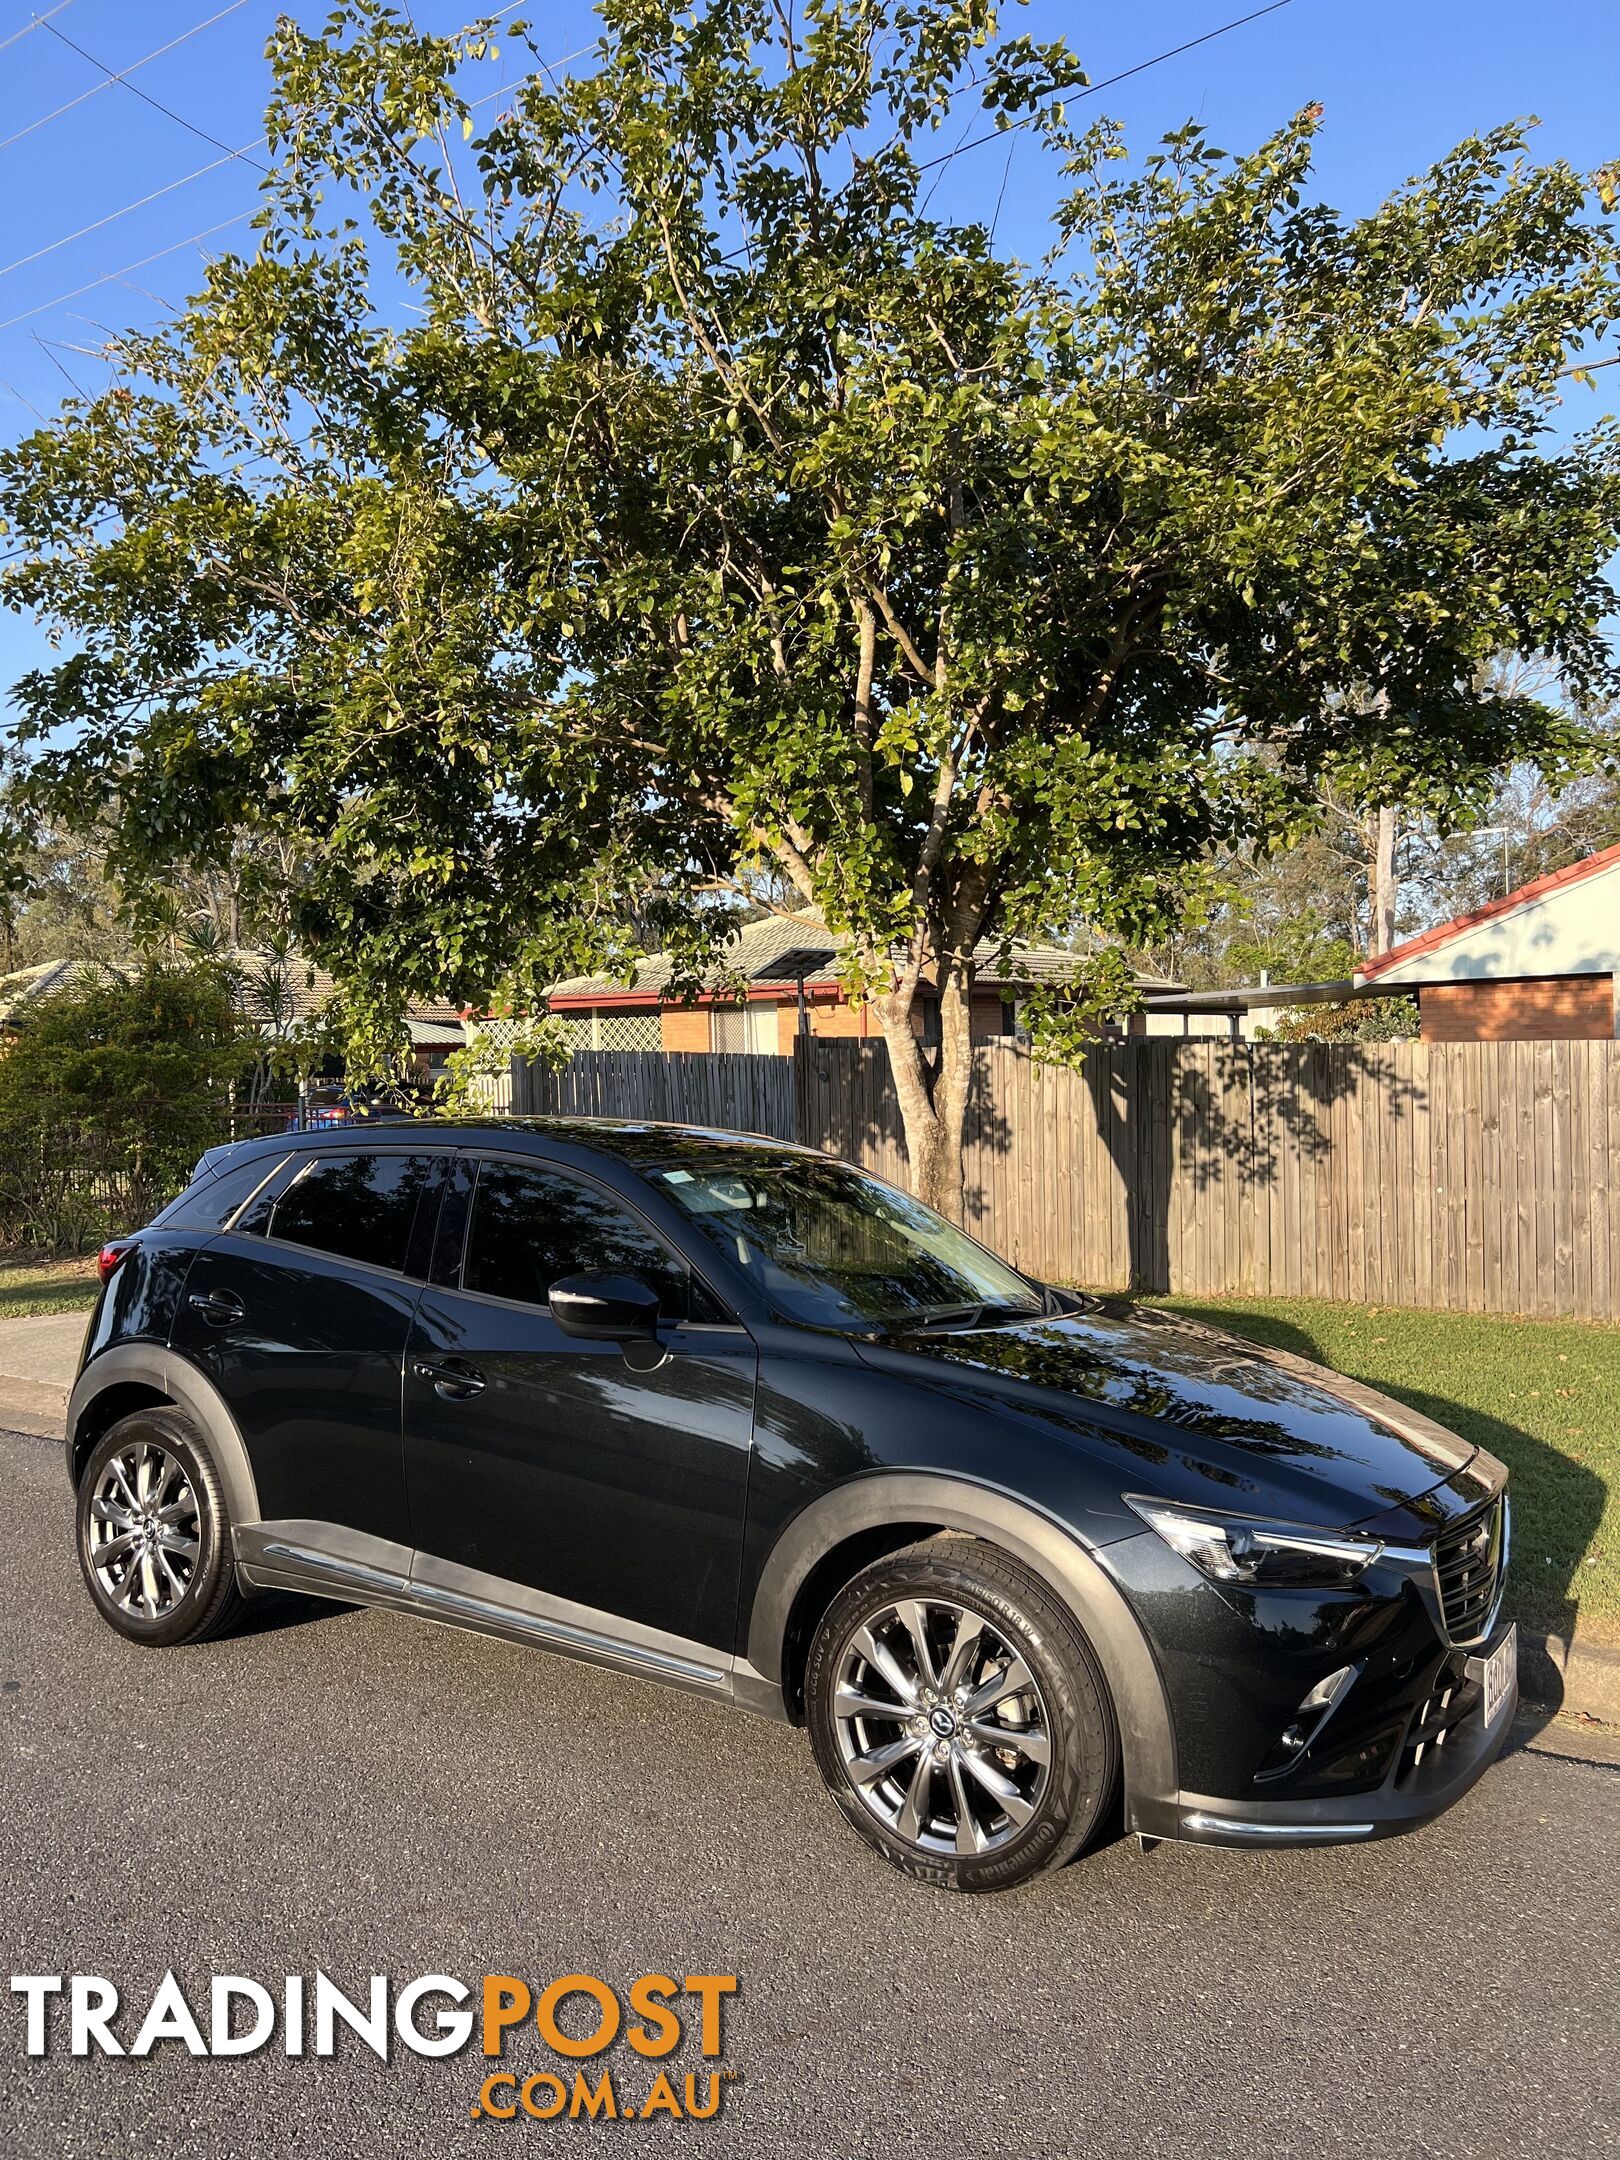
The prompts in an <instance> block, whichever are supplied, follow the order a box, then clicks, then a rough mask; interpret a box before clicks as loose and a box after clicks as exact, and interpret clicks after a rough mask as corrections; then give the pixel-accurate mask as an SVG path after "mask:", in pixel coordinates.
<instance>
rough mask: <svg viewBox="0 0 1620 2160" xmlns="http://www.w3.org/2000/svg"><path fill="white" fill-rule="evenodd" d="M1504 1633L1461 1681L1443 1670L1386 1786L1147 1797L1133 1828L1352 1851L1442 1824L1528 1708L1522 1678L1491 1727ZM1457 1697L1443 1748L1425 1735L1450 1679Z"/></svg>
mask: <svg viewBox="0 0 1620 2160" xmlns="http://www.w3.org/2000/svg"><path fill="white" fill-rule="evenodd" d="M1507 1633H1508V1630H1507V1629H1506V1628H1499V1629H1498V1630H1497V1631H1496V1633H1495V1635H1494V1636H1493V1638H1492V1640H1491V1642H1490V1643H1489V1644H1487V1645H1485V1646H1484V1649H1483V1651H1482V1652H1481V1654H1480V1655H1477V1656H1470V1657H1468V1658H1467V1659H1462V1658H1461V1657H1459V1658H1458V1660H1457V1663H1458V1665H1459V1667H1460V1668H1461V1669H1460V1671H1458V1672H1457V1673H1456V1674H1455V1675H1453V1674H1451V1673H1449V1672H1447V1671H1445V1670H1442V1673H1441V1674H1440V1676H1439V1677H1438V1680H1437V1683H1436V1691H1435V1693H1434V1694H1432V1695H1431V1696H1430V1697H1428V1698H1426V1700H1425V1702H1424V1703H1422V1704H1420V1705H1419V1706H1418V1707H1417V1708H1416V1709H1415V1710H1414V1711H1413V1712H1412V1714H1411V1717H1410V1719H1409V1721H1408V1725H1407V1729H1406V1732H1405V1734H1404V1735H1403V1741H1402V1745H1401V1746H1400V1747H1399V1748H1398V1749H1397V1750H1396V1751H1395V1754H1394V1758H1393V1760H1392V1762H1391V1764H1390V1767H1389V1770H1388V1771H1387V1773H1386V1775H1385V1776H1384V1778H1383V1780H1382V1782H1381V1783H1379V1784H1378V1785H1376V1786H1374V1787H1372V1788H1371V1789H1370V1790H1366V1791H1360V1792H1354V1793H1345V1794H1342V1795H1340V1794H1331V1795H1323V1794H1318V1795H1315V1796H1312V1797H1309V1798H1307V1797H1301V1798H1299V1799H1291V1800H1264V1799H1248V1798H1244V1799H1242V1800H1234V1799H1231V1798H1228V1797H1224V1796H1220V1795H1215V1794H1209V1793H1196V1792H1178V1793H1176V1794H1174V1795H1170V1796H1153V1797H1149V1796H1147V1795H1143V1796H1141V1797H1140V1798H1139V1799H1138V1801H1137V1804H1136V1806H1135V1807H1134V1808H1133V1810H1132V1823H1131V1827H1132V1828H1133V1829H1134V1830H1136V1831H1137V1832H1139V1834H1140V1835H1142V1836H1143V1837H1153V1838H1178V1839H1184V1840H1187V1841H1188V1842H1191V1843H1194V1844H1200V1845H1270V1846H1276V1845H1343V1844H1356V1843H1362V1842H1365V1841H1366V1840H1368V1839H1369V1838H1380V1837H1397V1836H1399V1835H1400V1834H1401V1832H1403V1831H1406V1830H1416V1829H1418V1828H1419V1827H1420V1826H1421V1825H1422V1824H1424V1823H1427V1822H1432V1821H1433V1819H1434V1818H1435V1816H1437V1815H1441V1814H1443V1813H1444V1812H1445V1810H1446V1809H1447V1808H1449V1807H1451V1806H1453V1805H1454V1804H1455V1803H1456V1802H1457V1801H1458V1800H1460V1799H1461V1798H1462V1796H1463V1794H1464V1793H1466V1792H1467V1791H1468V1790H1469V1788H1470V1787H1471V1786H1473V1785H1474V1784H1476V1783H1477V1782H1478V1780H1479V1779H1480V1778H1481V1777H1482V1776H1483V1775H1484V1773H1485V1772H1486V1770H1488V1769H1489V1767H1490V1765H1491V1764H1492V1763H1493V1762H1494V1761H1495V1760H1496V1758H1497V1756H1498V1755H1499V1754H1500V1753H1501V1750H1502V1744H1503V1742H1504V1741H1505V1740H1506V1738H1507V1735H1508V1729H1509V1727H1510V1726H1511V1725H1512V1723H1513V1717H1514V1712H1515V1710H1516V1709H1517V1707H1518V1701H1519V1683H1518V1677H1517V1674H1515V1675H1514V1676H1513V1678H1512V1680H1511V1683H1510V1685H1509V1687H1508V1690H1507V1693H1506V1694H1505V1695H1504V1697H1503V1698H1502V1700H1501V1701H1500V1702H1499V1703H1498V1704H1497V1707H1496V1713H1495V1715H1494V1716H1493V1717H1492V1719H1491V1721H1490V1723H1489V1724H1488V1725H1487V1724H1486V1722H1485V1717H1484V1698H1483V1690H1482V1687H1481V1685H1480V1680H1479V1677H1478V1667H1479V1666H1480V1665H1481V1663H1482V1662H1483V1659H1484V1657H1485V1656H1487V1655H1489V1653H1490V1651H1491V1650H1494V1649H1495V1648H1496V1646H1497V1645H1498V1644H1499V1643H1500V1642H1501V1641H1502V1640H1503V1639H1504V1638H1505V1637H1506V1635H1507ZM1448 1681H1450V1682H1452V1683H1453V1684H1452V1689H1451V1699H1450V1701H1449V1703H1448V1705H1447V1707H1446V1709H1445V1710H1444V1711H1443V1712H1441V1713H1439V1719H1438V1721H1439V1724H1440V1730H1441V1738H1440V1740H1439V1742H1438V1743H1435V1742H1429V1741H1423V1740H1421V1739H1419V1738H1417V1737H1415V1736H1418V1735H1421V1734H1423V1733H1425V1732H1428V1731H1430V1730H1431V1729H1432V1728H1433V1725H1434V1722H1435V1714H1434V1713H1433V1712H1432V1711H1431V1708H1430V1706H1431V1705H1432V1704H1434V1703H1437V1702H1439V1701H1440V1700H1441V1699H1442V1696H1443V1694H1444V1690H1445V1686H1446V1683H1447V1682H1448Z"/></svg>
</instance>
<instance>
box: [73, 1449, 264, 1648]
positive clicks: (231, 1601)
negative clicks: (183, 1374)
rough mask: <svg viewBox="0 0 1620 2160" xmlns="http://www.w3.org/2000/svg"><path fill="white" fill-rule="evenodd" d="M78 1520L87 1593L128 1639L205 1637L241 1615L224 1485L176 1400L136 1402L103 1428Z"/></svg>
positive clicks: (157, 1643) (83, 1478) (83, 1480)
mask: <svg viewBox="0 0 1620 2160" xmlns="http://www.w3.org/2000/svg"><path fill="white" fill-rule="evenodd" d="M76 1525H77V1544H78V1550H79V1566H80V1569H81V1570H82V1572H83V1575H84V1580H85V1584H86V1587H87V1588H88V1589H89V1592H90V1597H91V1601H92V1602H93V1604H94V1605H95V1607H96V1610H97V1611H98V1612H99V1613H100V1614H101V1617H102V1618H103V1620H105V1621H106V1622H107V1624H108V1626H109V1627H113V1628H116V1629H117V1630H118V1632H119V1634H120V1635H123V1636H127V1637H128V1639H129V1640H130V1641H131V1642H136V1643H146V1644H148V1645H150V1646H151V1647H153V1648H155V1649H163V1648H167V1647H168V1646H169V1645H171V1644H173V1643H190V1642H204V1641H206V1640H207V1639H208V1638H209V1637H210V1636H213V1635H221V1634H223V1633H224V1632H225V1631H226V1630H227V1629H228V1628H229V1627H231V1626H232V1625H233V1624H234V1622H235V1621H236V1620H237V1618H238V1617H239V1615H240V1613H241V1609H242V1604H243V1600H242V1594H241V1592H240V1590H239V1589H238V1588H237V1583H236V1563H235V1559H234V1557H233V1554H232V1549H231V1525H230V1515H229V1511H228V1510H227V1508H226V1505H225V1495H224V1492H223V1490H222V1488H221V1486H220V1482H219V1476H218V1473H217V1472H216V1470H215V1468H214V1464H213V1459H212V1457H211V1456H210V1455H209V1453H208V1449H207V1446H206V1444H205V1443H204V1441H203V1439H202V1436H201V1435H200V1434H199V1433H198V1432H197V1430H196V1428H195V1427H194V1426H193V1425H192V1424H191V1423H190V1421H189V1420H188V1419H187V1418H185V1417H183V1416H182V1415H181V1413H180V1412H179V1411H178V1410H161V1409H159V1410H137V1411H135V1412H133V1413H132V1415H130V1416H129V1417H126V1418H120V1419H119V1421H118V1423H117V1424H116V1425H114V1426H111V1427H110V1428H109V1429H108V1431H107V1432H105V1433H104V1434H103V1435H102V1437H101V1438H100V1439H99V1440H98V1441H97V1442H96V1444H95V1446H94V1447H93V1448H92V1449H91V1451H90V1454H89V1457H88V1459H87V1460H86V1462H85V1465H84V1469H83V1470H82V1472H81V1473H80V1476H79V1495H78V1507H77V1511H76Z"/></svg>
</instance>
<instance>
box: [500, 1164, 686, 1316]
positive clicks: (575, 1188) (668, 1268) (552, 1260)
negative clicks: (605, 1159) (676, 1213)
mask: <svg viewBox="0 0 1620 2160" xmlns="http://www.w3.org/2000/svg"><path fill="white" fill-rule="evenodd" d="M590 1268H606V1269H609V1270H611V1271H612V1272H613V1273H614V1274H618V1275H639V1276H640V1277H641V1279H642V1281H643V1282H645V1283H647V1284H648V1285H649V1286H650V1287H651V1288H653V1289H655V1290H656V1291H657V1292H658V1304H659V1310H660V1311H661V1312H662V1313H663V1315H664V1317H665V1319H667V1320H685V1319H688V1318H693V1319H709V1318H719V1317H721V1315H720V1314H719V1313H718V1312H717V1311H715V1310H713V1309H712V1307H713V1300H712V1299H710V1298H709V1297H708V1295H707V1293H706V1292H704V1291H703V1288H702V1285H701V1284H698V1285H696V1286H695V1287H696V1289H697V1291H698V1293H699V1296H698V1298H697V1299H696V1300H694V1296H693V1290H694V1285H693V1282H692V1276H691V1270H690V1269H689V1268H688V1267H687V1265H686V1262H685V1261H684V1260H682V1259H681V1258H680V1257H679V1256H678V1255H677V1254H675V1253H672V1252H671V1251H670V1249H669V1247H668V1246H667V1245H665V1244H663V1243H662V1242H661V1241H660V1240H659V1239H658V1238H657V1237H655V1236H654V1234H653V1232H652V1231H651V1230H649V1229H648V1227H647V1226H646V1224H645V1223H643V1222H642V1221H641V1219H640V1217H639V1216H637V1215H634V1214H632V1213H631V1211H630V1209H629V1208H627V1207H626V1206H625V1205H624V1203H623V1201H622V1200H617V1199H615V1198H614V1196H613V1194H612V1193H610V1192H608V1191H607V1190H606V1189H605V1188H604V1187H603V1186H600V1185H595V1184H592V1183H590V1182H589V1181H588V1180H587V1179H584V1178H575V1177H570V1176H569V1175H568V1174H567V1172H566V1171H561V1170H551V1169H541V1168H540V1167H539V1166H538V1165H536V1166H534V1167H529V1166H527V1165H524V1164H519V1163H499V1162H497V1163H485V1164H484V1165H483V1167H482V1168H481V1169H480V1171H479V1173H478V1188H477V1190H476V1192H475V1193H474V1194H473V1206H472V1222H471V1224H470V1226H469V1229H468V1235H467V1257H466V1261H465V1263H464V1265H463V1269H462V1284H463V1286H464V1287H465V1288H466V1289H468V1290H477V1291H480V1292H482V1293H483V1295H484V1296H486V1297H500V1298H514V1299H516V1300H517V1301H518V1302H519V1303H520V1304H524V1305H543V1304H544V1303H545V1302H546V1299H547V1297H548V1296H549V1295H550V1292H551V1286H552V1284H553V1283H554V1282H558V1281H560V1280H561V1279H562V1277H563V1276H565V1275H579V1274H583V1273H584V1272H585V1271H586V1270H587V1269H590Z"/></svg>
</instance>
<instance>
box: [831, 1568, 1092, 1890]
mask: <svg viewBox="0 0 1620 2160" xmlns="http://www.w3.org/2000/svg"><path fill="white" fill-rule="evenodd" d="M805 1706H806V1712H807V1716H808V1722H809V1727H810V1739H811V1745H812V1746H813V1748H814V1750H815V1755H816V1761H817V1765H818V1767H819V1768H820V1770H821V1774H822V1776H823V1778H824V1779H825V1780H826V1783H827V1786H828V1789H829V1791H830V1792H831V1793H832V1796H833V1798H834V1799H835V1800H836V1801H837V1803H838V1805H839V1807H840V1808H841V1809H842V1810H843V1812H844V1814H845V1816H846V1817H847V1818H848V1820H849V1821H850V1822H851V1823H852V1824H853V1826H854V1827H855V1829H857V1830H858V1831H859V1832H860V1834H861V1835H862V1837H864V1838H865V1839H866V1840H867V1842H868V1843H869V1844H871V1845H874V1846H876V1848H877V1850H878V1851H879V1852H880V1853H882V1854H883V1856H884V1858H885V1859H886V1860H888V1861H890V1862H891V1863H892V1864H893V1865H894V1866H896V1867H898V1868H900V1869H901V1870H903V1871H904V1872H905V1873H906V1874H908V1875H912V1876H915V1877H916V1878H917V1879H918V1880H919V1881H922V1882H927V1883H931V1884H933V1885H935V1886H936V1887H938V1888H941V1889H948V1890H963V1891H985V1890H1009V1889H1012V1888H1014V1887H1015V1886H1016V1885H1018V1884H1019V1883H1023V1882H1027V1881H1028V1880H1029V1879H1030V1878H1031V1877H1032V1876H1035V1875H1040V1874H1044V1873H1045V1872H1046V1871H1047V1870H1048V1869H1049V1868H1054V1867H1059V1866H1061V1865H1062V1863H1063V1862H1064V1861H1066V1860H1068V1859H1069V1858H1071V1857H1072V1855H1074V1854H1075V1853H1077V1852H1079V1851H1080V1850H1081V1848H1082V1847H1083V1846H1084V1845H1085V1844H1086V1842H1087V1841H1088V1840H1089V1839H1090V1838H1091V1837H1092V1836H1093V1835H1094V1834H1095V1832H1096V1831H1097V1829H1098V1827H1099V1826H1100V1824H1101V1823H1102V1821H1103V1819H1104V1817H1105V1815H1106V1814H1107V1813H1108V1811H1109V1809H1110V1808H1111V1806H1112V1803H1113V1799H1114V1794H1115V1790H1116V1788H1117V1785H1118V1779H1119V1737H1118V1729H1117V1726H1116V1724H1115V1720H1114V1713H1113V1708H1112V1705H1111V1704H1110V1702H1109V1699H1108V1691H1107V1686H1106V1684H1105V1682H1104V1680H1103V1676H1102V1672H1101V1669H1100V1667H1099V1666H1098V1663H1097V1659H1096V1656H1095V1654H1094V1653H1093V1651H1092V1649H1091V1646H1090V1644H1089V1643H1088V1642H1087V1640H1086V1638H1085V1635H1084V1633H1083V1632H1082V1630H1081V1628H1080V1626H1079V1624H1078V1622H1077V1621H1076V1620H1075V1618H1074V1616H1073V1615H1072V1614H1071V1613H1070V1612H1069V1611H1068V1610H1067V1608H1066V1607H1064V1606H1063V1605H1062V1604H1061V1603H1060V1602H1059V1601H1058V1600H1057V1599H1056V1598H1055V1597H1054V1596H1053V1594H1052V1593H1051V1591H1049V1590H1048V1589H1047V1587H1046V1586H1045V1584H1044V1583H1042V1582H1041V1581H1040V1580H1039V1579H1038V1578H1037V1577H1035V1576H1033V1575H1031V1574H1030V1573H1029V1571H1028V1570H1027V1569H1025V1568H1023V1567H1021V1566H1019V1564H1018V1563H1017V1562H1016V1561H1014V1560H1012V1559H1010V1558H1009V1557H1008V1556H1007V1555H1006V1554H1005V1553H1003V1552H1000V1551H999V1550H997V1549H996V1548H995V1547H994V1546H990V1545H986V1544H982V1543H980V1542H979V1541H977V1540H974V1539H967V1538H947V1537H941V1538H933V1539H930V1540H928V1541H927V1542H926V1543H924V1544H920V1545H913V1546H908V1547H907V1548H906V1550H905V1551H903V1552H898V1553H894V1554H891V1555H890V1556H889V1557H887V1558H886V1559H883V1560H879V1561H876V1562H875V1563H874V1564H873V1565H872V1566H870V1567H868V1568H866V1569H865V1570H863V1572H862V1573H861V1574H859V1575H858V1576H856V1578H855V1580H854V1581H853V1582H851V1583H849V1584H848V1585H847V1586H846V1587H845V1588H844V1589H843V1590H842V1591H841V1592H840V1593H839V1595H838V1596H837V1598H835V1599H834V1601H833V1603H832V1605H831V1607H830V1608H829V1609H828V1611H827V1613H826V1615H825V1617H824V1618H823V1620H822V1622H821V1625H820V1627H819V1628H818V1629H817V1631H816V1636H815V1640H814V1642H813V1643H812V1645H811V1649H810V1657H809V1662H808V1665H807V1667H806V1674H805Z"/></svg>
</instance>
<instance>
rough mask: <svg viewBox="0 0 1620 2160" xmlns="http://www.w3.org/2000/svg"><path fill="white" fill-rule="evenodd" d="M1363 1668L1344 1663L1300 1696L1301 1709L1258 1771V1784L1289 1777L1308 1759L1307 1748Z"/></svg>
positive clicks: (1256, 1774)
mask: <svg viewBox="0 0 1620 2160" xmlns="http://www.w3.org/2000/svg"><path fill="white" fill-rule="evenodd" d="M1360 1671H1361V1667H1360V1666H1359V1665H1341V1666H1340V1667H1339V1669H1338V1671H1337V1672H1330V1673H1329V1674H1327V1676H1326V1677H1325V1678H1324V1679H1321V1680H1318V1681H1317V1683H1316V1685H1315V1687H1313V1688H1311V1689H1309V1690H1308V1691H1307V1692H1306V1693H1305V1694H1304V1695H1302V1696H1301V1697H1300V1702H1299V1708H1298V1709H1297V1710H1296V1711H1295V1712H1294V1715H1293V1717H1292V1718H1291V1719H1290V1720H1289V1722H1288V1723H1287V1724H1286V1725H1285V1726H1284V1727H1283V1729H1282V1734H1281V1736H1280V1738H1279V1739H1278V1741H1277V1745H1276V1746H1275V1747H1274V1748H1273V1749H1272V1751H1271V1753H1270V1754H1269V1755H1268V1756H1267V1757H1266V1759H1265V1761H1264V1762H1263V1763H1262V1764H1261V1765H1260V1768H1259V1769H1258V1770H1257V1771H1256V1772H1255V1773H1254V1782H1255V1783H1256V1784H1257V1785H1264V1784H1267V1783H1268V1782H1269V1781H1270V1780H1271V1779H1272V1778H1280V1777H1286V1776H1287V1775H1288V1773H1289V1771H1290V1770H1292V1769H1294V1768H1295V1767H1296V1765H1297V1764H1299V1763H1300V1762H1302V1761H1303V1760H1304V1757H1305V1753H1306V1750H1307V1749H1308V1748H1310V1747H1311V1746H1312V1745H1313V1744H1314V1742H1315V1741H1316V1739H1317V1737H1318V1735H1319V1734H1320V1733H1321V1730H1322V1728H1323V1726H1324V1725H1325V1724H1326V1723H1327V1721H1328V1719H1329V1718H1330V1717H1331V1716H1332V1715H1333V1713H1334V1711H1335V1710H1337V1709H1338V1707H1339V1704H1340V1703H1341V1702H1342V1701H1343V1700H1344V1698H1345V1695H1346V1694H1347V1693H1348V1692H1349V1689H1350V1684H1351V1682H1352V1681H1353V1680H1354V1679H1355V1678H1356V1676H1357V1674H1358V1673H1359V1672H1360Z"/></svg>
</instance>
